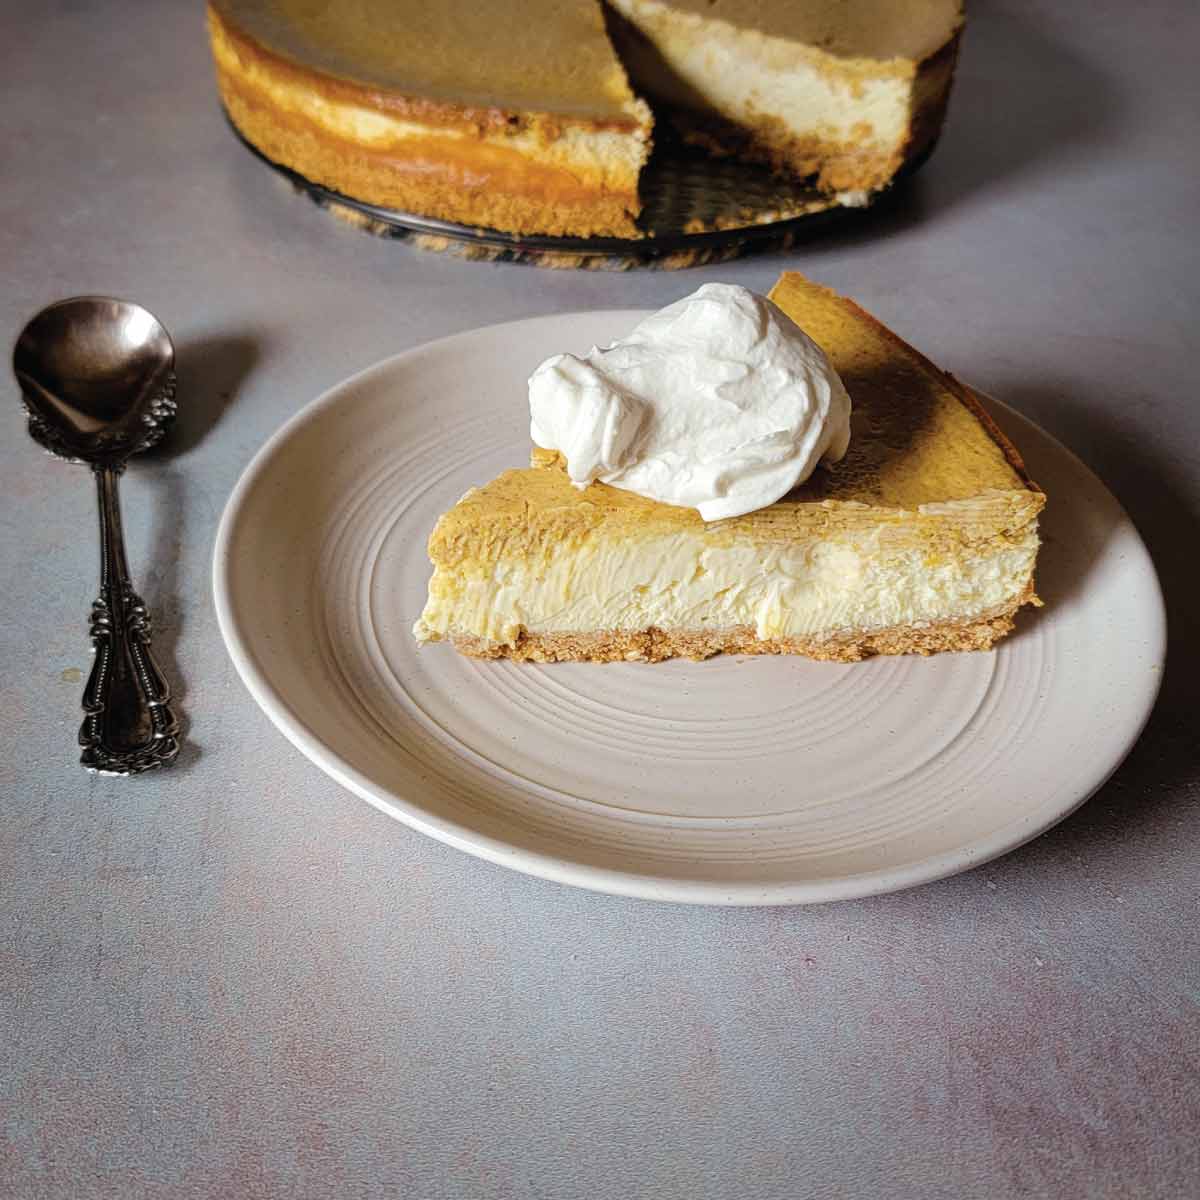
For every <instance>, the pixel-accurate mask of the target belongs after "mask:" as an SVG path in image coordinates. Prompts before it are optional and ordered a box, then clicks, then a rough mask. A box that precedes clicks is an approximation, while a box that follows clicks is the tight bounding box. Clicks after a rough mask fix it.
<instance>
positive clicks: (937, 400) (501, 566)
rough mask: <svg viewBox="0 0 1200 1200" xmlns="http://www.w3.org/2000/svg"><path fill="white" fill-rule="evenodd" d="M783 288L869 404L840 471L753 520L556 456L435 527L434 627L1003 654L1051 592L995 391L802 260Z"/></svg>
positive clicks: (707, 649) (572, 639) (492, 486)
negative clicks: (1043, 591)
mask: <svg viewBox="0 0 1200 1200" xmlns="http://www.w3.org/2000/svg"><path fill="white" fill-rule="evenodd" d="M770 298H771V300H773V301H774V303H775V304H776V305H778V306H779V308H781V309H782V310H783V312H785V313H786V314H787V315H788V316H789V317H791V318H792V319H793V320H794V321H795V322H796V323H797V324H798V325H799V326H800V327H801V328H802V329H804V330H805V331H806V332H807V333H808V334H809V336H810V337H812V338H813V339H814V340H815V341H816V342H817V343H818V344H819V345H820V346H821V347H822V349H823V350H824V351H825V353H826V355H827V356H828V358H829V360H830V361H831V363H832V365H833V366H834V368H835V369H836V370H837V372H838V373H839V375H840V376H841V378H842V380H843V382H844V383H845V385H846V389H847V391H848V392H849V394H850V398H851V401H852V403H853V415H852V417H851V440H850V447H849V450H848V452H847V454H846V456H845V457H844V458H843V459H842V460H841V461H840V462H838V463H836V464H833V465H824V466H821V467H818V468H817V470H816V471H815V472H814V473H813V474H812V476H810V478H809V479H808V480H807V481H806V482H805V483H804V484H802V485H801V486H800V487H799V488H797V489H796V490H795V491H793V492H792V493H790V494H789V495H788V496H786V497H785V498H784V499H783V500H780V501H778V502H777V503H775V504H772V505H770V506H768V507H766V508H761V509H758V510H757V511H755V512H751V513H748V514H746V515H744V516H740V517H734V518H730V519H727V520H723V521H715V522H710V523H706V522H705V521H704V520H702V519H701V517H700V515H699V514H698V513H697V512H696V511H695V510H694V509H691V508H680V507H676V506H674V505H668V504H660V503H658V502H656V501H653V500H648V499H645V498H643V497H641V496H638V495H635V494H634V493H632V492H628V491H624V490H620V489H618V488H614V487H610V486H608V485H605V484H603V483H598V482H597V483H592V484H590V485H589V486H588V487H586V488H584V489H579V488H576V487H575V486H574V485H573V484H572V483H571V481H570V479H569V478H568V476H567V474H566V471H565V470H564V469H563V464H562V462H561V457H560V456H559V455H557V454H556V453H555V452H554V451H547V450H541V449H536V450H535V451H534V454H533V465H531V466H530V467H528V468H525V469H520V470H512V471H507V472H505V473H504V474H503V475H501V476H500V477H499V478H497V479H495V480H493V481H492V482H491V483H489V484H487V485H486V486H484V487H480V488H475V489H472V490H471V491H470V492H468V493H467V494H466V495H465V496H464V497H463V498H462V499H461V500H460V501H459V502H458V504H456V505H455V506H454V507H453V508H452V509H450V510H449V512H447V513H445V514H444V515H443V516H442V517H441V518H440V520H439V521H438V523H437V525H436V527H435V528H434V530H433V533H432V535H431V537H430V539H429V556H430V559H431V560H432V563H433V568H434V569H433V577H432V579H431V580H430V583H429V597H428V601H427V603H426V605H425V609H424V612H423V613H422V615H421V618H420V620H419V621H418V622H417V624H416V626H415V629H414V633H415V635H416V637H417V638H418V639H419V640H421V641H443V640H447V641H450V642H452V643H453V644H454V646H455V647H456V648H457V649H458V650H460V651H462V652H463V653H465V654H470V655H475V656H478V657H484V658H500V657H506V658H514V659H526V660H534V661H560V660H572V659H574V660H592V661H617V660H646V661H658V660H660V659H665V658H670V657H673V656H676V655H685V656H688V657H692V658H705V657H708V656H709V655H712V654H718V653H721V652H734V653H740V654H803V655H807V656H809V657H811V658H818V659H832V660H838V661H846V662H849V661H855V660H858V659H861V658H864V657H866V656H868V655H871V654H908V653H916V654H930V653H934V652H936V651H941V650H984V649H988V648H989V647H991V646H992V645H993V644H994V643H995V642H996V641H997V640H998V639H999V638H1001V637H1003V636H1004V635H1005V634H1006V633H1008V632H1009V631H1010V630H1011V629H1012V626H1013V617H1014V615H1015V614H1016V612H1017V610H1018V609H1020V608H1021V607H1022V606H1023V605H1026V604H1036V603H1038V601H1037V597H1036V594H1035V592H1034V578H1033V576H1034V565H1035V561H1036V558H1037V552H1038V528H1037V519H1038V513H1039V511H1040V510H1041V508H1042V506H1043V504H1044V502H1045V497H1044V496H1043V494H1042V493H1041V491H1039V490H1038V488H1037V487H1036V486H1035V485H1034V484H1033V483H1032V482H1031V481H1030V480H1029V478H1028V477H1027V475H1026V474H1025V469H1024V467H1023V465H1022V463H1021V459H1020V457H1019V456H1018V454H1017V452H1016V450H1015V449H1014V448H1013V446H1012V445H1011V444H1010V443H1009V442H1008V441H1007V439H1006V438H1005V437H1004V435H1003V434H1002V433H1001V432H1000V431H999V429H998V428H997V427H996V426H995V424H994V423H993V422H992V420H991V418H990V417H989V416H988V414H987V413H986V411H985V410H984V408H983V407H982V405H981V404H980V403H979V401H978V400H977V399H976V398H975V396H974V395H973V394H972V393H971V392H970V391H969V390H968V389H967V388H965V387H963V386H962V385H961V384H960V383H958V382H957V381H956V380H955V379H954V378H953V377H951V376H950V375H948V374H946V373H944V372H942V371H940V370H938V368H936V367H935V366H934V365H933V364H932V363H930V362H929V361H928V360H927V359H926V358H924V357H923V356H922V355H921V354H919V353H918V352H917V351H916V350H914V349H913V348H912V347H911V346H909V345H907V344H906V343H905V342H903V341H901V340H900V338H898V337H897V336H896V335H895V334H893V333H891V332H890V331H889V330H887V329H886V328H884V327H883V326H882V325H881V324H879V323H878V322H877V321H876V320H874V318H872V317H871V316H870V315H869V314H867V313H866V312H864V311H863V310H862V309H861V308H859V307H858V306H857V305H856V304H854V303H853V302H852V301H850V300H848V299H846V298H844V297H841V296H839V295H837V294H836V293H834V292H832V291H829V290H828V289H826V288H824V287H821V286H819V285H818V284H815V283H812V282H811V281H809V280H807V279H805V278H804V277H803V276H802V275H799V274H796V273H792V272H789V273H787V274H785V275H784V276H783V277H782V278H781V279H780V280H779V282H778V283H777V284H776V286H775V288H774V290H773V291H772V292H771V296H770Z"/></svg>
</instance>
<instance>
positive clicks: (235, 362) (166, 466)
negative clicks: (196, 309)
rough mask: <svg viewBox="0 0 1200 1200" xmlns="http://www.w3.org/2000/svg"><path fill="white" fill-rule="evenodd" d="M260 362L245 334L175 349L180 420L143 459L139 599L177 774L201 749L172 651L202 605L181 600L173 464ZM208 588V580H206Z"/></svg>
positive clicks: (183, 515) (179, 478)
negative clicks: (151, 501)
mask: <svg viewBox="0 0 1200 1200" xmlns="http://www.w3.org/2000/svg"><path fill="white" fill-rule="evenodd" d="M260 354H261V341H260V340H259V339H258V338H254V337H251V336H248V335H244V334H238V335H228V336H219V337H204V338H197V339H195V340H192V341H183V342H181V343H180V344H179V345H178V347H177V349H176V360H175V367H176V374H177V376H178V380H179V387H178V401H179V412H178V415H177V416H176V419H175V424H174V426H173V427H172V429H171V433H170V435H169V436H168V437H167V438H166V439H165V440H164V441H163V442H162V443H161V444H160V445H159V446H158V447H156V448H155V449H154V450H152V451H150V452H149V453H148V454H147V455H146V456H145V459H146V465H147V466H148V467H150V468H151V469H150V470H149V471H147V475H146V477H147V478H148V479H152V480H153V481H154V487H155V492H156V496H155V513H156V517H155V527H154V534H153V541H152V544H153V551H152V560H151V562H150V563H148V564H147V568H148V569H147V574H146V584H145V588H144V596H145V599H146V602H147V605H148V607H149V610H150V612H151V614H152V615H153V618H154V623H155V630H154V655H155V658H156V659H157V660H158V663H159V665H160V666H161V667H162V670H163V672H164V674H165V675H166V677H167V679H168V680H169V681H170V684H171V693H172V697H173V707H174V710H175V714H176V716H177V717H178V718H179V723H180V727H181V731H182V732H181V738H180V750H179V759H178V763H177V768H187V767H189V766H190V765H191V764H192V763H193V762H195V761H197V760H198V759H199V758H200V755H201V753H202V748H201V747H200V746H198V745H196V744H195V743H194V742H193V741H192V740H191V738H190V737H189V730H190V725H191V721H190V715H189V712H188V703H187V700H188V693H187V676H186V674H185V673H184V671H183V670H181V668H180V665H179V662H178V660H177V657H176V653H175V649H176V646H177V645H178V643H179V639H180V637H181V635H182V633H183V630H184V628H185V626H186V623H187V615H186V614H187V612H188V611H189V609H190V608H191V606H192V605H194V604H196V603H197V602H207V595H208V593H207V588H206V590H205V592H204V594H203V597H197V596H194V595H189V596H188V597H186V598H185V597H184V596H183V595H182V594H181V587H180V582H179V571H180V559H181V557H182V554H183V546H184V544H185V543H186V541H187V538H188V527H189V522H190V521H192V520H194V519H195V516H196V514H195V512H193V511H190V510H189V506H188V504H187V496H186V488H185V484H184V478H183V475H182V474H181V472H180V471H179V470H178V469H177V468H176V466H175V464H174V460H175V459H176V458H177V457H178V456H180V455H183V454H187V453H189V452H190V451H191V450H193V449H195V448H196V447H197V446H198V445H199V444H200V442H202V441H203V440H204V438H205V437H206V436H207V435H208V434H210V433H211V432H212V430H213V429H214V428H215V427H216V425H217V424H218V423H219V422H220V421H221V419H222V418H223V417H224V415H225V413H226V412H227V411H228V409H229V407H230V405H232V404H233V403H234V401H235V400H236V399H237V395H238V392H239V391H240V390H241V387H242V384H243V383H244V381H245V379H246V377H247V376H248V375H249V374H250V372H251V371H252V370H253V369H254V366H255V364H256V363H257V362H258V359H259V357H260ZM204 579H205V584H207V573H206V574H205V576H204Z"/></svg>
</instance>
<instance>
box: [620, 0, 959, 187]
mask: <svg viewBox="0 0 1200 1200" xmlns="http://www.w3.org/2000/svg"><path fill="white" fill-rule="evenodd" d="M609 3H610V4H611V6H612V8H613V9H615V10H616V12H617V14H618V16H617V18H616V19H615V20H613V21H612V22H610V29H611V31H612V33H613V36H614V40H615V42H616V45H617V48H618V50H619V51H620V53H621V57H622V59H623V61H624V63H625V66H626V69H627V70H628V72H629V74H630V77H631V79H632V81H633V84H634V87H635V88H636V89H637V90H638V91H639V92H641V93H642V94H643V95H644V96H646V98H647V99H649V100H650V102H651V103H652V104H653V105H654V106H655V110H656V112H658V113H660V115H667V116H669V118H670V120H671V121H672V123H673V124H674V125H676V126H677V127H678V128H679V129H680V130H681V131H682V133H683V134H684V136H685V137H686V138H687V139H688V140H691V141H696V142H699V143H701V144H703V145H706V146H708V147H709V148H710V149H714V150H717V151H720V152H725V153H732V154H736V155H737V156H738V157H739V158H744V159H752V160H758V161H764V162H768V163H770V164H771V165H772V166H774V167H775V168H777V169H778V170H780V171H783V172H785V173H787V174H791V175H796V176H800V177H806V178H811V179H813V180H814V181H815V182H816V184H817V185H818V186H819V187H820V188H822V189H824V190H826V191H831V192H836V193H843V194H845V193H850V194H854V193H861V197H860V198H861V199H863V200H865V199H866V198H867V196H868V195H869V194H870V193H871V192H873V191H876V190H878V189H879V188H881V187H883V186H884V185H886V184H887V183H888V182H889V181H890V180H891V179H892V177H893V176H894V175H895V174H896V172H897V171H898V170H900V168H901V167H903V166H904V165H905V164H907V163H911V162H914V161H915V160H919V159H920V158H922V157H923V156H924V155H925V154H926V153H927V152H928V151H929V150H930V149H932V146H933V143H934V141H935V140H936V139H937V135H938V133H939V131H940V129H941V125H942V119H943V117H944V115H945V110H946V101H947V97H948V96H949V92H950V84H951V81H952V78H953V74H954V64H955V60H956V57H957V53H958V41H959V34H960V31H961V29H962V23H963V13H962V3H961V0H906V2H905V3H902V4H901V3H897V2H896V0H854V2H853V3H846V2H845V0H804V2H802V3H796V2H794V0H782V2H780V0H609ZM847 199H848V198H847Z"/></svg>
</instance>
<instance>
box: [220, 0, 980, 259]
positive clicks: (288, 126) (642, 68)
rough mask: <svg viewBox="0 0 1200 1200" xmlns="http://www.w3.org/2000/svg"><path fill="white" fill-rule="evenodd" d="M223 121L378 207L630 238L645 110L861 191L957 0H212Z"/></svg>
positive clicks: (846, 198) (946, 54)
mask: <svg viewBox="0 0 1200 1200" xmlns="http://www.w3.org/2000/svg"><path fill="white" fill-rule="evenodd" d="M208 13H209V32H210V37H211V41H212V49H213V56H214V60H215V63H216V71H217V83H218V87H219V90H220V94H221V98H222V102H223V103H224V106H225V110H226V112H227V113H228V115H229V117H230V120H231V121H232V122H233V124H234V125H235V126H236V128H237V129H238V130H239V132H240V133H241V134H242V136H243V137H244V138H245V139H246V140H247V141H249V142H250V143H251V144H252V145H253V146H255V147H257V148H258V149H259V150H260V151H261V152H262V153H263V154H264V155H265V156H266V157H267V158H269V159H271V160H272V161H274V162H276V163H279V164H281V165H283V166H285V167H288V168H290V169H291V170H293V171H296V172H297V173H299V174H300V175H302V176H304V177H305V178H307V179H309V180H310V181H312V182H314V183H317V184H320V185H322V186H324V187H326V188H329V189H331V190H332V191H335V192H340V193H342V194H344V195H346V196H349V197H352V198H354V199H356V200H359V201H364V202H366V203H370V204H377V205H380V206H381V207H385V208H392V209H399V210H402V211H406V212H411V213H417V214H421V215H424V216H429V217H435V218H440V219H443V220H448V221H454V222H457V223H460V224H468V225H476V226H483V227H488V228H492V229H498V230H502V231H505V232H509V233H515V234H543V235H551V236H576V237H597V236H609V237H623V238H637V237H641V236H644V235H645V232H646V231H645V230H643V229H642V228H641V227H640V226H639V224H638V216H639V214H640V211H641V204H640V201H639V198H638V181H639V177H640V175H641V172H642V169H643V167H644V166H645V164H646V161H647V158H648V156H649V154H650V149H651V141H652V138H651V135H652V131H653V128H654V115H653V114H652V111H651V105H653V106H654V108H655V110H656V111H660V113H661V116H662V117H663V118H664V119H665V120H667V121H669V122H670V124H671V125H672V126H674V127H675V128H677V129H678V130H680V131H681V132H682V133H683V135H684V136H685V137H686V138H687V139H689V140H691V141H695V142H698V143H700V144H702V145H703V146H705V147H707V148H708V149H710V150H712V151H715V152H719V153H722V154H731V155H734V156H736V157H739V158H743V159H746V160H747V161H753V162H766V163H769V164H770V165H771V166H772V167H774V168H775V170H776V171H778V172H780V173H781V174H785V175H788V176H791V177H795V178H796V179H797V180H804V181H805V182H806V183H807V184H808V185H812V186H816V187H817V188H819V189H821V190H823V191H825V192H827V193H830V194H831V195H837V196H838V198H839V199H841V200H842V202H845V203H864V202H866V201H867V200H869V199H870V197H871V196H872V195H873V194H874V193H876V192H878V191H879V190H880V189H882V188H884V187H886V186H887V184H888V183H889V182H890V181H891V180H892V179H893V178H894V176H895V175H896V173H897V172H898V171H899V170H901V169H902V168H903V167H904V166H905V165H907V164H909V163H912V162H914V161H915V160H917V159H919V158H920V157H922V156H923V155H924V154H926V153H927V152H928V151H929V149H930V148H931V146H932V145H933V142H934V141H935V140H936V137H937V134H938V131H939V130H940V128H941V123H942V118H943V116H944V113H945V107H946V99H947V96H948V94H949V89H950V84H951V79H952V75H953V68H954V62H955V56H956V53H957V46H958V39H959V33H960V29H961V25H962V8H961V0H912V2H911V3H906V4H902V5H901V4H895V3H892V2H891V0H670V2H668V0H612V4H611V6H609V5H603V4H601V3H600V0H504V2H498V3H494V4H490V5H487V6H483V7H481V6H479V5H477V4H474V3H467V2H466V0H440V2H439V3H437V4H432V5H430V4H423V5H418V4H415V3H412V0H339V3H337V4H324V3H317V2H315V0H210V2H209V10H208Z"/></svg>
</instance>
